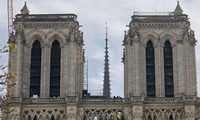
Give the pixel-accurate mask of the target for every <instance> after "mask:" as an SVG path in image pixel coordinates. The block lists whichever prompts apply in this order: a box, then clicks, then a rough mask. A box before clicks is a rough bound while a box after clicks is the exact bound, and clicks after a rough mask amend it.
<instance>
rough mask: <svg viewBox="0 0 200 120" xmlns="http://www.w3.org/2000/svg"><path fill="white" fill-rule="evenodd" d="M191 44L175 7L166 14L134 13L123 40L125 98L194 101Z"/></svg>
mask: <svg viewBox="0 0 200 120" xmlns="http://www.w3.org/2000/svg"><path fill="white" fill-rule="evenodd" d="M159 14H160V15H159ZM195 43H196V40H195V38H194V31H193V30H191V29H190V22H189V21H188V16H187V15H186V14H183V11H182V9H181V7H180V5H179V3H178V4H177V7H176V9H175V11H174V12H171V13H168V14H162V13H155V14H149V13H144V14H140V13H137V12H135V13H134V15H133V16H132V20H131V22H130V24H129V30H128V31H127V32H126V34H125V39H124V46H125V57H124V77H125V80H124V88H125V91H124V92H125V97H130V96H144V97H180V96H183V95H186V96H194V97H196V96H197V86H196V84H197V83H196V64H195Z"/></svg>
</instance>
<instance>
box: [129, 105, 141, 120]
mask: <svg viewBox="0 0 200 120" xmlns="http://www.w3.org/2000/svg"><path fill="white" fill-rule="evenodd" d="M142 118H143V106H142V105H133V106H132V120H142Z"/></svg>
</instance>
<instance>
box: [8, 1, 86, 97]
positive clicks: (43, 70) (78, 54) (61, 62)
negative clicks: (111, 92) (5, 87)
mask: <svg viewBox="0 0 200 120" xmlns="http://www.w3.org/2000/svg"><path fill="white" fill-rule="evenodd" d="M14 29H15V31H16V33H15V35H14V39H13V40H11V41H10V42H14V43H15V44H16V45H17V49H16V51H15V52H14V53H13V54H11V55H10V57H12V58H13V59H10V62H11V63H13V64H14V66H15V71H14V72H15V73H16V74H17V77H16V78H15V81H16V82H18V85H17V86H15V87H13V88H12V93H14V96H15V97H23V98H31V97H39V98H48V97H64V96H78V95H81V92H82V87H83V86H82V84H83V63H84V60H83V59H84V58H83V33H82V32H80V31H79V22H78V21H77V16H76V15H75V14H29V10H28V7H27V5H26V4H25V5H24V7H23V9H22V10H21V14H17V15H16V18H15V21H14Z"/></svg>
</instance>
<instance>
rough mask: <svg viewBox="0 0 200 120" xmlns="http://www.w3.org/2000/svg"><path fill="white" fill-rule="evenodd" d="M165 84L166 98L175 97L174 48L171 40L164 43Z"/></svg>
mask: <svg viewBox="0 0 200 120" xmlns="http://www.w3.org/2000/svg"><path fill="white" fill-rule="evenodd" d="M163 51H164V83H165V97H174V82H173V58H172V56H173V55H172V47H171V43H170V41H169V40H166V41H165V43H164V50H163Z"/></svg>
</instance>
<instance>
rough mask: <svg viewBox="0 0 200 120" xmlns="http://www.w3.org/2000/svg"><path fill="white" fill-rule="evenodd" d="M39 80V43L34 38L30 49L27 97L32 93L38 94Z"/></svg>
mask: <svg viewBox="0 0 200 120" xmlns="http://www.w3.org/2000/svg"><path fill="white" fill-rule="evenodd" d="M40 81H41V44H40V42H39V41H38V40H36V41H35V42H34V43H33V44H32V49H31V70H30V92H29V97H32V96H33V95H38V96H40Z"/></svg>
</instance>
